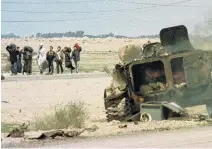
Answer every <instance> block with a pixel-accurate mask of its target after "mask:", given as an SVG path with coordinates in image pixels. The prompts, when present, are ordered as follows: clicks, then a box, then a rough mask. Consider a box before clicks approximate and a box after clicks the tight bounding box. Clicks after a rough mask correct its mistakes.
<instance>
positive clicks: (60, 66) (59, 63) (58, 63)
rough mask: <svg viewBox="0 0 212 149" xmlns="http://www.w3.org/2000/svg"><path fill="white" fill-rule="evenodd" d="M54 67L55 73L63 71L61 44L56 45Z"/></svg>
mask: <svg viewBox="0 0 212 149" xmlns="http://www.w3.org/2000/svg"><path fill="white" fill-rule="evenodd" d="M56 68H57V74H59V73H60V70H61V73H63V52H62V50H61V46H58V47H57V52H56Z"/></svg>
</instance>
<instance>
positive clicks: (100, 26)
mask: <svg viewBox="0 0 212 149" xmlns="http://www.w3.org/2000/svg"><path fill="white" fill-rule="evenodd" d="M1 2H2V3H1V6H2V7H1V9H2V11H1V16H2V17H1V21H2V23H1V25H2V28H1V31H2V34H7V33H15V34H16V35H20V36H28V35H32V34H35V33H38V32H41V33H48V32H68V31H73V32H75V31H77V30H83V31H85V34H93V35H97V34H106V33H110V32H113V33H115V34H118V35H127V36H139V35H143V34H144V35H149V34H158V33H159V32H160V29H161V28H164V27H169V26H173V25H180V24H183V25H186V26H187V28H188V31H189V32H192V31H193V27H194V25H196V24H198V23H201V22H203V21H204V20H205V18H207V17H208V16H210V15H211V14H210V12H212V11H211V10H212V0H190V1H189V0H187V2H186V0H184V1H183V0H43V1H42V0H1ZM4 2H16V3H4ZM19 2H22V3H19ZM52 2H60V3H54V4H52ZM67 2H68V3H67ZM175 2H181V3H179V4H171V3H175ZM29 3H43V4H29ZM49 3H51V4H49ZM155 4H157V5H155ZM159 5H160V6H159ZM170 5H171V6H170ZM173 5H177V6H173ZM200 6H201V7H200ZM7 11H27V12H52V13H26V12H7ZM58 12H73V13H58ZM85 12H89V13H85ZM43 20H46V21H48V20H68V21H58V22H13V23H11V22H3V21H43Z"/></svg>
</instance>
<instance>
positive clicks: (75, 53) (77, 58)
mask: <svg viewBox="0 0 212 149" xmlns="http://www.w3.org/2000/svg"><path fill="white" fill-rule="evenodd" d="M73 48H74V51H73V52H72V58H73V60H74V64H75V68H76V73H78V72H79V61H80V52H81V51H82V48H81V46H80V45H79V44H77V43H76V44H75V45H74V47H73Z"/></svg>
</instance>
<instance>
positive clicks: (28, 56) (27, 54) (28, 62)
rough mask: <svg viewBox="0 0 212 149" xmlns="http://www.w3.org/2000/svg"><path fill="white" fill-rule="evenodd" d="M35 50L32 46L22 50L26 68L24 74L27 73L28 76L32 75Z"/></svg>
mask: <svg viewBox="0 0 212 149" xmlns="http://www.w3.org/2000/svg"><path fill="white" fill-rule="evenodd" d="M33 51H34V50H33V48H32V47H30V46H25V47H24V48H23V50H22V54H23V60H24V67H23V72H22V74H23V75H24V73H26V74H27V75H31V74H32V53H33Z"/></svg>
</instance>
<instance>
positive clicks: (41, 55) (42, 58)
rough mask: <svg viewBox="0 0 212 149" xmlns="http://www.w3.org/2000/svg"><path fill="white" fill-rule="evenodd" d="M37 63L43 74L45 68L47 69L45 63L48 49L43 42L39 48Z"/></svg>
mask: <svg viewBox="0 0 212 149" xmlns="http://www.w3.org/2000/svg"><path fill="white" fill-rule="evenodd" d="M37 63H38V66H39V69H40V74H43V71H44V69H46V67H45V63H46V50H45V49H44V47H43V44H42V43H41V44H40V47H39V50H38V56H37Z"/></svg>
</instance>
